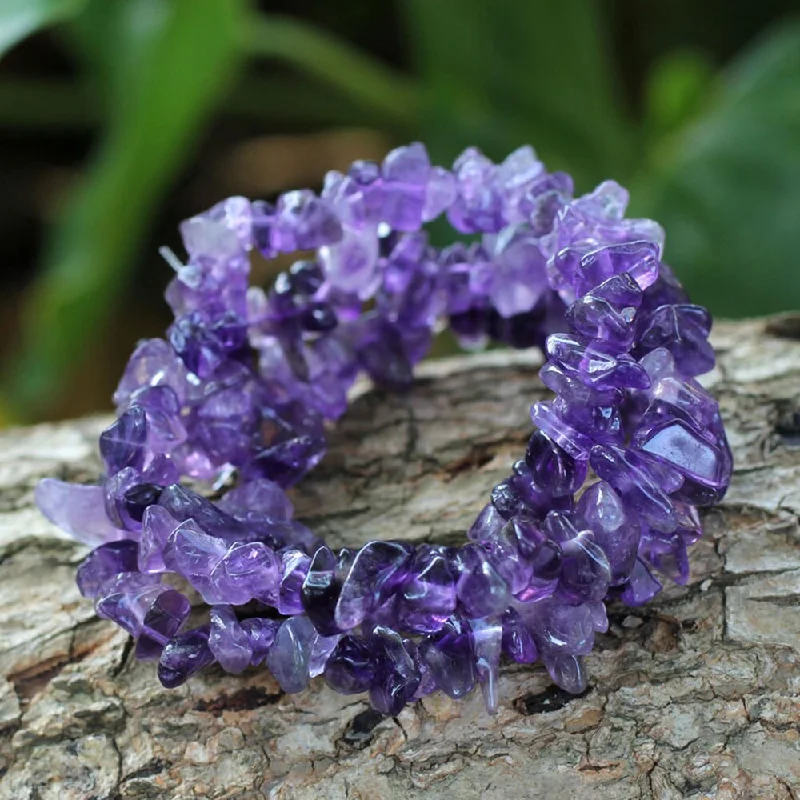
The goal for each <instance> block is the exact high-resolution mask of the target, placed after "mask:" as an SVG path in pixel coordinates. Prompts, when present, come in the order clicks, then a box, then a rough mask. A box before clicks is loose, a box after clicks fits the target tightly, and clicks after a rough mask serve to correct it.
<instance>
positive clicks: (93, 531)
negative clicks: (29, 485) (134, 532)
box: [35, 478, 128, 546]
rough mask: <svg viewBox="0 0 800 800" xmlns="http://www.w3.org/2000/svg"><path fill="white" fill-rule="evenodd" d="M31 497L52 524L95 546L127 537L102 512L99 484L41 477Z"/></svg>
mask: <svg viewBox="0 0 800 800" xmlns="http://www.w3.org/2000/svg"><path fill="white" fill-rule="evenodd" d="M35 499H36V505H37V506H38V508H39V510H40V511H41V512H42V514H44V516H45V517H47V519H48V520H50V522H52V523H53V525H56V526H57V527H59V528H61V530H62V531H65V532H66V533H68V534H69V535H70V536H71V537H72V538H73V539H76V540H77V541H79V542H83V543H84V544H88V545H92V546H95V545H99V544H103V543H105V542H112V541H116V540H118V539H123V538H126V537H127V536H128V534H126V532H125V531H124V530H120V529H119V528H118V527H117V526H116V525H115V524H114V523H113V522H112V521H111V519H110V518H109V516H108V514H107V513H106V508H105V500H104V492H103V487H102V486H82V485H80V484H77V483H66V482H65V481H59V480H56V479H55V478H44V479H42V480H41V481H39V483H38V485H37V486H36V491H35Z"/></svg>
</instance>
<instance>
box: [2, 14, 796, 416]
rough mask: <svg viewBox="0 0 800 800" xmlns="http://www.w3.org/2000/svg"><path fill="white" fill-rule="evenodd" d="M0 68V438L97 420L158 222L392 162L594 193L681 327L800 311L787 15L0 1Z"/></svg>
mask: <svg viewBox="0 0 800 800" xmlns="http://www.w3.org/2000/svg"><path fill="white" fill-rule="evenodd" d="M0 59H1V60H0V179H2V182H1V183H0V186H1V187H2V188H1V189H0V264H2V270H1V271H0V288H1V291H0V334H2V336H1V337H0V425H4V424H5V425H7V424H12V423H15V422H27V421H35V420H39V419H52V418H58V417H61V416H67V415H76V414H81V413H87V412H90V411H93V410H97V409H102V408H107V407H108V404H109V400H108V397H109V395H110V393H111V391H112V389H113V386H114V385H115V383H116V380H117V378H118V376H119V373H120V371H121V369H122V367H123V365H124V362H125V360H126V358H127V356H128V354H129V352H130V351H131V349H132V347H133V344H134V342H135V341H136V340H137V339H138V338H140V337H143V336H154V335H159V334H160V333H161V331H162V330H163V329H164V327H165V326H166V325H167V324H168V321H169V315H168V309H167V307H166V305H165V304H164V303H163V301H162V300H161V292H162V291H163V289H164V286H165V285H166V282H167V281H168V280H169V277H170V270H169V268H168V267H167V266H166V265H165V264H164V262H163V261H162V260H161V259H160V258H159V257H158V256H157V252H156V251H157V248H158V246H160V245H162V244H167V245H170V246H172V247H173V248H175V249H176V251H178V252H179V251H180V248H179V239H178V236H177V230H176V226H177V224H178V222H179V221H180V220H181V219H183V218H185V217H187V216H190V215H192V214H194V213H197V212H198V211H201V210H203V209H204V208H206V207H207V206H209V205H211V204H213V203H214V202H216V201H217V200H219V199H221V198H222V197H224V196H227V195H231V194H246V195H248V196H251V197H265V198H269V197H272V196H274V195H275V194H276V193H278V192H280V191H282V190H285V189H289V188H293V187H303V186H310V187H318V186H319V185H320V182H321V179H322V176H323V175H324V173H325V171H326V170H327V169H330V168H339V169H341V168H343V167H345V166H346V165H347V164H348V163H349V162H350V161H352V160H354V159H356V158H380V157H382V156H383V154H384V153H385V152H386V151H387V150H388V149H390V148H391V147H393V146H395V145H397V144H399V143H403V142H406V141H409V140H412V139H422V140H424V141H425V142H426V143H427V144H428V145H429V149H430V151H431V153H432V156H433V157H434V159H435V160H436V161H437V162H439V163H442V164H446V165H449V164H450V163H451V162H452V160H453V158H454V157H455V156H456V155H457V154H458V152H459V151H460V150H461V149H462V148H463V147H464V146H466V145H468V144H474V145H477V146H479V147H480V148H481V149H483V150H484V151H485V152H487V154H489V155H491V156H492V157H494V158H502V157H503V156H504V155H505V154H507V153H508V152H509V151H510V150H512V149H514V148H516V147H518V146H519V145H521V144H524V143H531V144H533V146H534V147H535V148H536V149H537V152H538V153H539V155H540V156H541V157H542V158H543V159H544V160H545V162H546V163H547V164H548V166H549V167H551V168H565V169H567V170H569V171H570V172H571V173H573V175H574V176H575V178H576V183H577V189H578V191H581V192H583V191H588V190H589V189H591V188H592V186H594V185H595V184H596V183H597V182H599V181H600V180H602V179H604V178H607V177H613V178H614V179H616V180H619V181H620V182H621V183H623V184H624V185H626V186H628V187H629V188H630V189H631V193H632V208H631V211H632V213H635V214H639V215H648V216H653V217H654V218H656V219H658V220H659V221H660V222H661V223H662V224H663V225H664V226H665V228H666V230H667V247H666V254H667V260H668V261H669V262H670V263H671V264H672V266H673V267H674V268H675V270H676V272H677V273H678V275H679V276H680V277H681V278H682V280H683V281H684V282H685V283H686V285H687V286H688V288H689V289H690V290H691V291H692V294H693V299H695V300H696V301H697V302H700V303H703V304H706V305H708V306H709V307H710V308H711V310H712V311H713V312H714V313H716V314H718V315H725V316H745V315H750V314H760V313H766V312H771V311H778V310H785V309H791V308H793V307H797V306H798V305H800V257H798V255H797V254H798V250H800V234H799V233H798V232H799V231H800V6H799V5H798V3H797V2H790V0H702V2H698V0H669V2H642V0H605V1H604V2H590V1H589V0H560V1H559V2H558V3H553V2H549V0H393V1H392V2H375V1H374V0H307V1H306V2H296V0H295V2H289V1H288V0H285V1H284V0H278V1H273V2H261V3H248V2H247V0H0ZM283 266H285V264H277V265H276V264H271V265H268V264H259V265H257V269H256V273H257V277H258V278H259V279H262V280H265V281H266V280H268V279H269V276H270V274H271V273H274V272H275V271H276V270H277V269H279V268H282V267H283Z"/></svg>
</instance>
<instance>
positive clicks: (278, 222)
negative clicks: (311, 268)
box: [270, 190, 342, 253]
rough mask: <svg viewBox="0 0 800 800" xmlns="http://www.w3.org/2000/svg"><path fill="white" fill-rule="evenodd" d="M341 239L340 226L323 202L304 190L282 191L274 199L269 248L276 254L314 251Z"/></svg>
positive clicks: (327, 204)
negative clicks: (277, 197) (276, 199)
mask: <svg viewBox="0 0 800 800" xmlns="http://www.w3.org/2000/svg"><path fill="white" fill-rule="evenodd" d="M341 238H342V226H341V223H340V222H339V219H338V218H337V216H336V214H335V212H334V210H333V208H332V207H331V205H330V204H329V203H328V201H327V200H323V199H322V198H319V197H316V196H315V195H314V193H313V192H311V191H308V190H303V191H293V192H286V194H283V195H281V196H280V198H279V199H278V205H277V207H276V214H275V218H274V220H273V222H272V226H271V229H270V246H271V247H272V249H274V250H277V251H279V252H283V253H288V252H291V251H293V250H315V249H316V248H318V247H322V246H324V245H331V244H335V243H336V242H338V241H340V240H341Z"/></svg>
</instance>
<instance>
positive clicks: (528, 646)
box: [502, 607, 539, 664]
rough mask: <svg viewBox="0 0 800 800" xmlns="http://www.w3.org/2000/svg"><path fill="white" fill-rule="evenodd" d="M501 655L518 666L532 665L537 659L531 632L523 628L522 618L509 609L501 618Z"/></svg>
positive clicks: (537, 654)
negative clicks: (504, 655)
mask: <svg viewBox="0 0 800 800" xmlns="http://www.w3.org/2000/svg"><path fill="white" fill-rule="evenodd" d="M502 625H503V639H502V644H503V653H505V654H506V655H507V656H508V657H509V658H511V659H513V660H514V661H516V662H517V663H518V664H533V663H534V661H536V659H537V658H538V657H539V653H538V651H537V649H536V643H535V642H534V641H533V636H532V635H531V632H530V631H529V630H528V629H527V628H526V627H525V623H524V622H523V621H522V617H520V615H519V614H518V613H517V612H516V611H515V610H514V609H513V608H511V607H509V608H507V609H506V610H505V612H504V613H503V617H502Z"/></svg>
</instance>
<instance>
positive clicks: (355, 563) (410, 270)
mask: <svg viewBox="0 0 800 800" xmlns="http://www.w3.org/2000/svg"><path fill="white" fill-rule="evenodd" d="M627 201H628V195H627V192H626V191H625V189H623V188H622V187H621V186H619V185H618V184H616V183H614V182H611V181H608V182H605V183H602V184H600V185H599V186H598V187H597V188H596V189H594V191H592V192H590V193H589V194H586V195H582V196H578V197H576V196H575V194H574V190H573V184H572V180H571V178H570V177H569V176H568V175H567V174H565V173H562V172H547V171H546V169H545V167H544V166H543V164H542V163H541V162H540V161H539V159H538V158H537V156H536V154H535V153H534V151H533V150H532V149H531V148H529V147H523V148H521V149H519V150H517V151H516V152H514V153H512V154H511V155H510V156H509V157H508V158H507V159H506V160H505V161H503V162H502V163H500V164H495V163H493V162H492V161H490V160H489V159H488V158H486V157H485V156H484V155H483V154H482V153H481V152H479V151H478V150H476V149H468V150H466V151H465V152H464V153H463V154H462V155H461V156H460V157H459V158H458V159H457V161H456V162H455V164H454V166H453V168H452V169H451V170H448V169H444V168H441V167H437V166H433V165H431V163H430V160H429V157H428V154H427V152H426V149H425V147H424V146H423V145H421V144H411V145H409V146H407V147H400V148H398V149H396V150H394V151H392V152H391V153H389V154H388V155H387V157H386V158H385V160H384V161H383V163H382V164H377V163H373V162H366V161H360V162H356V163H354V164H353V165H352V167H351V168H350V169H349V170H348V172H347V173H344V174H342V173H339V172H330V173H329V174H328V175H327V176H326V178H325V183H324V188H323V189H322V191H321V193H319V194H315V193H314V192H311V191H305V190H304V191H291V192H288V193H286V194H284V195H282V196H281V197H279V198H278V200H277V202H276V203H275V204H270V203H267V202H263V201H249V200H247V199H245V198H243V197H232V198H230V199H228V200H225V201H224V202H222V203H220V204H218V205H216V206H214V207H213V208H212V209H211V210H209V211H208V212H206V213H203V214H200V215H199V216H196V217H193V218H192V219H189V220H187V221H186V222H184V223H183V225H182V227H181V233H182V236H183V242H184V246H185V249H186V253H187V257H186V259H185V263H184V262H183V261H180V260H179V259H178V258H177V257H176V256H175V255H174V254H172V253H171V252H167V253H166V256H167V260H168V261H169V262H170V263H171V264H172V265H173V267H174V269H175V273H176V274H175V276H174V278H173V280H172V281H171V283H170V284H169V287H168V289H167V292H166V298H167V302H168V303H169V305H170V306H171V308H172V310H173V311H174V314H175V321H174V322H173V324H172V325H171V327H170V328H169V330H168V331H167V333H166V336H165V337H164V338H163V339H150V340H146V341H142V342H140V343H139V344H138V346H137V347H136V349H135V351H134V353H133V355H132V356H131V359H130V361H129V363H128V366H127V368H126V370H125V372H124V374H123V376H122V380H121V381H120V384H119V387H118V388H117V391H116V393H115V395H114V401H115V403H116V406H117V411H118V417H117V420H116V421H115V422H114V423H113V424H112V425H111V426H110V427H109V428H108V429H106V430H105V431H104V432H103V433H102V435H101V436H100V442H99V447H100V454H101V456H102V459H103V463H104V465H105V472H104V475H103V479H102V482H101V483H100V485H97V486H85V485H72V484H67V483H64V482H61V481H58V480H55V479H50V478H48V479H45V480H44V481H42V483H41V484H40V485H39V486H38V488H37V502H38V505H39V508H40V509H41V510H42V512H43V513H44V515H45V516H46V517H47V518H48V519H50V520H51V521H52V522H54V523H55V524H56V525H58V526H60V527H61V528H62V529H63V530H65V531H67V532H68V533H70V534H71V535H72V536H74V537H75V538H76V539H78V540H80V541H82V542H84V543H86V544H88V545H91V546H92V547H93V548H94V549H93V550H92V551H91V552H90V554H89V555H88V556H87V558H86V559H85V560H84V561H83V563H82V564H81V565H80V567H79V569H78V576H77V579H78V585H79V588H80V591H81V593H82V594H83V595H84V596H86V597H88V598H92V599H93V600H94V603H95V608H96V610H97V613H98V614H99V615H100V616H101V617H105V618H108V619H110V620H113V621H114V622H116V623H117V624H118V625H120V626H121V627H122V628H124V629H125V630H126V631H127V632H128V633H130V634H131V636H133V637H134V639H135V642H136V646H135V652H136V655H137V656H138V657H139V658H140V659H143V660H153V661H156V662H157V663H158V677H159V679H160V681H161V682H162V683H163V684H164V686H167V687H174V686H178V685H179V684H181V683H183V682H184V681H186V680H187V679H188V678H189V677H190V676H191V675H192V674H193V673H195V672H197V671H198V670H200V669H203V668H204V667H206V666H208V665H210V664H213V663H218V664H219V665H220V666H221V667H222V668H223V669H225V670H227V671H229V672H233V673H238V672H241V671H242V670H244V669H246V668H248V667H250V666H257V665H261V664H264V665H266V668H267V669H269V670H270V672H271V673H272V674H273V675H274V677H275V679H276V680H277V681H278V683H279V684H280V686H281V687H282V689H283V690H284V691H286V692H299V691H301V690H302V689H303V688H304V687H305V686H306V685H307V684H308V681H309V679H310V678H313V677H315V676H317V675H323V676H324V679H325V680H326V681H327V683H328V684H329V685H330V686H331V687H332V688H333V689H335V690H336V691H338V692H342V693H345V694H351V693H361V692H367V693H368V694H369V698H370V701H371V703H372V705H373V706H374V708H375V709H377V710H378V711H380V712H382V713H384V714H390V715H395V714H397V713H398V712H399V711H400V709H402V708H403V706H404V705H405V704H407V703H409V702H412V701H414V700H415V699H417V698H420V697H422V696H424V695H427V694H429V693H431V692H434V691H443V692H445V693H447V694H448V695H450V696H451V697H454V698H459V697H463V696H464V695H466V694H468V693H469V692H470V691H471V690H472V689H473V688H474V687H475V686H476V685H479V686H480V687H481V689H482V691H483V694H484V698H485V701H486V705H487V708H488V709H489V710H490V711H493V710H494V709H495V708H496V707H497V703H498V668H499V664H500V661H501V659H502V658H507V659H511V660H513V661H517V662H521V663H533V662H536V661H540V662H542V664H543V665H544V666H545V668H546V669H547V670H548V672H549V674H550V675H551V677H552V679H553V681H554V682H555V683H556V684H558V686H560V687H562V688H563V689H565V690H566V691H569V692H574V693H579V692H581V691H583V690H584V689H585V687H586V685H587V675H586V669H585V666H584V657H585V656H586V655H587V654H588V653H589V652H591V650H592V647H593V642H594V637H595V634H596V633H597V632H602V631H605V630H606V628H607V626H608V621H607V616H606V604H607V603H608V602H609V601H618V602H622V603H626V604H628V605H639V604H642V603H645V602H647V601H648V600H649V599H650V598H652V597H653V596H654V595H655V594H657V593H658V592H659V590H660V589H661V586H662V581H663V580H664V579H669V580H672V581H676V582H678V583H685V582H686V581H687V579H688V573H689V563H688V556H687V549H688V547H689V546H690V545H692V544H693V543H694V542H695V541H696V540H697V539H698V538H699V537H700V535H701V526H700V520H699V517H698V508H699V507H701V506H707V505H711V504H714V503H716V502H717V501H719V500H720V499H721V498H722V496H723V495H724V493H725V491H726V489H727V486H728V483H729V480H730V475H731V468H732V460H731V453H730V449H729V447H728V444H727V441H726V438H725V432H724V429H723V425H722V420H721V418H720V414H719V409H718V406H717V403H716V402H715V401H714V399H713V398H712V397H711V396H710V395H709V394H708V393H707V392H706V390H705V389H703V387H702V386H701V385H700V384H699V383H698V382H697V380H696V378H697V376H698V375H701V374H703V373H705V372H707V371H708V370H710V369H711V368H712V366H713V364H714V354H713V351H712V349H711V346H710V345H709V342H708V333H709V329H710V326H711V319H710V317H709V314H708V313H707V312H706V310H705V309H703V308H701V307H699V306H696V305H692V304H691V303H690V302H689V299H688V297H687V295H686V293H685V291H684V290H683V288H682V287H681V285H680V283H679V282H678V281H677V280H676V278H675V276H674V274H673V273H672V271H671V270H670V268H669V267H668V266H667V265H666V264H665V263H664V262H663V261H662V255H663V247H664V234H663V231H662V229H661V228H660V227H659V225H658V224H657V223H655V222H653V221H651V220H646V219H627V218H626V217H625V210H626V205H627ZM441 216H445V217H446V219H447V220H448V221H449V223H450V225H451V226H452V228H453V229H454V231H455V232H456V238H457V241H456V243H455V244H452V245H451V246H449V247H446V248H444V249H438V248H435V247H433V246H432V245H431V244H430V242H429V240H428V236H427V233H426V232H425V230H424V228H425V225H426V224H427V223H429V222H431V221H432V220H435V219H437V218H439V217H441ZM255 252H258V253H260V254H261V256H263V257H265V258H273V257H275V256H276V255H278V254H280V253H296V252H299V253H300V258H301V260H298V261H296V262H295V263H294V265H293V266H292V267H291V268H290V269H289V270H288V271H287V272H285V273H282V274H281V275H279V276H278V278H277V280H276V281H275V284H274V286H272V288H271V289H270V290H269V291H264V290H263V289H262V288H260V287H258V286H250V284H249V273H250V260H251V255H252V254H253V253H255ZM445 324H447V325H449V326H450V328H451V330H452V331H453V333H454V334H455V336H456V337H457V338H458V340H459V341H460V342H461V344H462V345H463V346H464V347H466V348H469V349H473V348H477V347H481V346H483V345H484V344H486V343H487V342H489V341H495V342H502V343H505V344H508V345H511V346H512V347H518V348H524V347H529V346H536V347H540V348H542V349H543V351H544V353H545V356H546V361H545V364H544V366H543V368H542V370H541V373H540V375H541V379H542V381H543V382H544V384H545V385H546V386H547V387H548V388H549V389H551V390H552V391H553V393H554V395H555V397H554V399H553V400H551V401H547V402H539V403H536V404H535V405H534V406H533V407H532V409H531V418H532V420H533V423H534V425H535V430H534V432H533V434H532V435H531V437H530V442H529V444H528V447H527V451H526V452H525V453H524V457H523V458H521V459H520V460H519V461H517V462H516V463H515V464H514V465H513V468H512V470H511V474H510V475H509V477H508V478H507V479H506V480H504V481H502V482H501V483H499V484H498V485H497V486H495V487H494V489H493V490H492V492H491V496H490V500H489V502H488V503H487V504H486V506H485V507H484V508H483V510H482V511H481V512H480V514H479V515H478V517H477V519H476V520H475V522H474V524H473V525H472V527H471V528H470V530H469V531H468V532H467V533H466V543H465V544H464V545H463V546H461V547H443V546H437V545H431V544H421V545H411V544H409V543H407V542H403V541H371V542H368V543H366V544H365V545H364V546H363V547H361V548H360V549H359V550H357V551H353V550H349V549H343V550H340V551H339V552H335V551H333V550H331V549H330V548H328V547H327V546H326V545H325V544H324V543H323V542H322V541H320V540H319V539H318V538H317V537H316V536H315V535H314V533H312V532H311V531H310V530H309V529H308V528H307V527H305V526H304V525H303V524H302V523H301V522H299V521H297V520H296V519H294V518H293V507H292V503H291V501H290V499H289V497H288V496H287V493H286V490H287V489H289V488H290V487H291V486H293V485H294V484H295V483H297V482H298V481H299V480H300V479H301V478H303V476H304V475H305V474H306V473H307V472H308V471H309V470H310V469H312V468H313V467H314V466H315V465H316V464H317V463H318V462H319V460H320V459H321V458H322V457H323V455H324V453H325V447H326V431H327V429H328V427H329V425H330V423H331V422H332V421H334V420H336V419H337V418H338V417H340V416H341V415H342V414H343V413H344V412H345V410H346V408H347V399H348V390H349V389H350V388H351V387H352V385H353V383H354V381H355V380H356V378H357V377H358V376H359V375H361V374H366V376H368V377H369V378H370V379H371V380H372V381H373V383H374V384H375V385H377V386H380V387H384V388H387V389H392V390H401V389H404V388H406V387H408V386H409V384H410V383H411V381H412V377H413V370H414V365H415V364H416V363H417V362H419V361H420V360H421V359H422V358H423V357H424V356H425V354H426V352H427V351H428V348H429V346H430V344H431V341H432V339H433V337H434V335H435V334H436V332H437V331H438V330H439V328H441V327H442V326H443V325H445ZM182 478H190V479H193V480H195V481H205V482H209V483H214V482H218V484H220V485H221V484H224V483H226V482H227V483H231V482H234V485H233V488H231V489H230V490H229V491H228V492H227V493H226V494H224V495H223V496H222V498H221V499H220V500H218V501H217V502H212V501H211V500H209V499H207V498H206V497H204V496H203V495H201V494H199V493H197V492H195V491H193V490H192V489H190V488H188V487H187V486H186V485H185V483H181V479H182ZM234 479H235V480H234ZM171 574H175V575H178V576H181V577H182V578H183V579H184V581H185V584H188V585H189V586H191V588H192V589H193V590H194V591H195V592H196V593H197V594H198V595H199V596H200V597H201V598H202V600H203V601H204V603H205V605H206V606H207V608H206V609H205V611H203V610H202V609H200V610H197V609H196V610H195V613H193V614H192V619H194V618H195V617H197V616H198V614H199V613H202V614H203V616H202V618H199V619H198V620H197V622H195V623H194V624H193V625H189V622H188V620H189V617H190V612H191V611H192V609H191V605H190V601H189V598H188V597H187V595H186V593H184V591H179V590H178V589H176V588H174V586H175V585H179V584H177V583H176V581H175V580H174V579H168V580H165V578H168V576H170V575H171ZM185 584H184V585H185Z"/></svg>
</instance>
